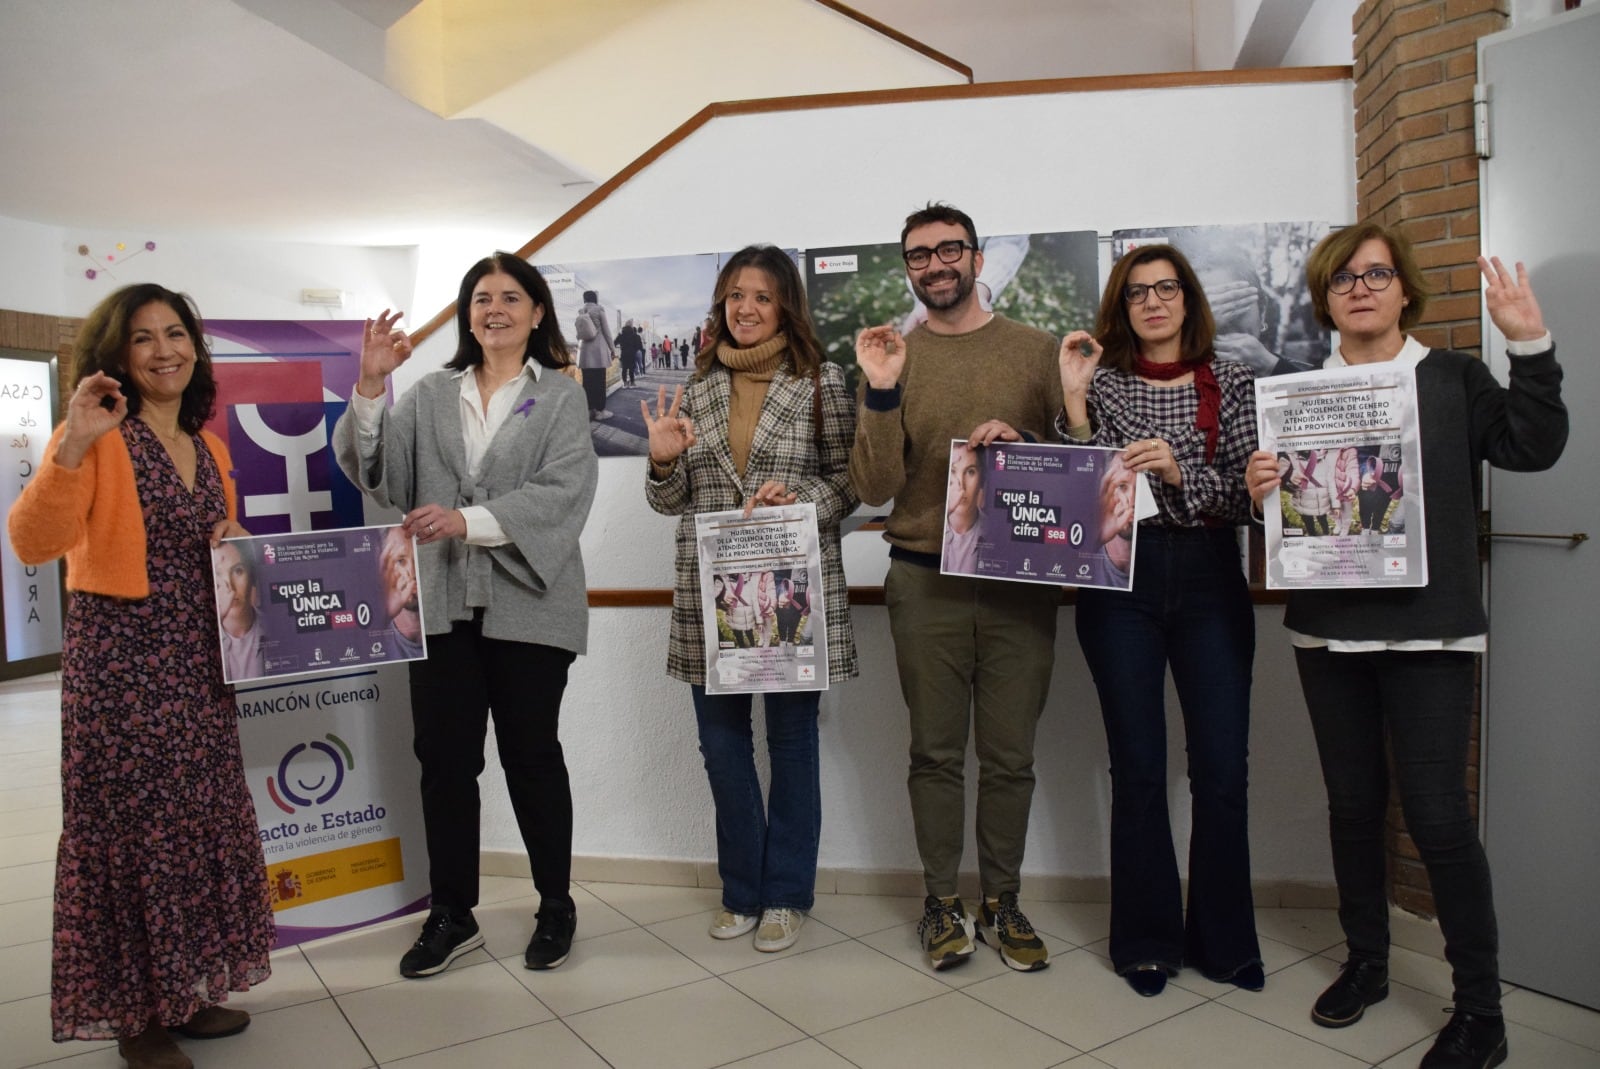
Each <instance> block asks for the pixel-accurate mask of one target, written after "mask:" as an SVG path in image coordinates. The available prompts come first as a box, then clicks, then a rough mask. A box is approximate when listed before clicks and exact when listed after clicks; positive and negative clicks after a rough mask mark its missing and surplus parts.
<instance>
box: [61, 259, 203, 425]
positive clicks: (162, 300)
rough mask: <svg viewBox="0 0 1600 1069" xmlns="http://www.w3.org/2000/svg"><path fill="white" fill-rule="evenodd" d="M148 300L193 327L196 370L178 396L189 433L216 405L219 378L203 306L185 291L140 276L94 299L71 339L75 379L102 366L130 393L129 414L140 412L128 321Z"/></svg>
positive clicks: (181, 419)
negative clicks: (213, 366) (203, 320)
mask: <svg viewBox="0 0 1600 1069" xmlns="http://www.w3.org/2000/svg"><path fill="white" fill-rule="evenodd" d="M147 304H164V305H166V306H167V307H168V308H170V309H172V311H173V312H174V313H176V315H177V317H178V319H179V320H181V321H182V323H183V329H184V330H187V331H188V332H189V339H190V341H191V342H192V343H193V345H194V373H193V374H192V375H190V376H189V385H187V386H185V387H184V388H183V397H182V398H181V399H180V400H179V402H178V427H179V429H181V430H183V431H184V432H185V433H187V434H198V433H199V432H200V428H201V427H204V426H205V425H206V423H207V422H209V421H210V419H211V414H212V413H213V412H214V411H215V410H216V404H217V380H216V377H215V376H214V375H212V373H211V350H210V349H208V348H207V347H206V339H205V334H204V333H203V332H204V326H203V325H202V323H201V320H200V311H199V309H197V308H196V307H195V305H194V301H193V299H192V298H190V297H189V295H188V294H186V293H178V292H176V291H174V290H169V289H167V288H166V287H165V286H158V285H156V284H155V283H154V282H141V283H138V284H137V285H133V286H124V287H122V288H121V289H119V290H117V291H116V292H115V293H113V294H111V295H110V296H109V297H107V298H106V299H105V300H103V301H101V302H100V303H99V304H97V305H95V308H94V311H92V312H90V313H89V317H88V318H87V319H85V320H84V321H83V326H82V327H81V328H79V330H78V337H77V340H76V341H74V342H73V344H72V383H73V385H74V386H76V385H77V384H78V383H80V382H82V381H83V380H84V379H86V378H88V377H89V376H90V375H93V374H94V373H95V372H96V371H103V372H105V373H106V374H107V375H110V376H111V377H112V378H114V379H116V380H117V382H118V383H119V384H120V385H121V387H122V396H124V397H126V398H127V399H128V415H130V416H137V415H138V414H139V409H140V408H141V407H143V404H144V401H143V398H141V397H140V396H139V388H138V387H137V386H135V385H134V383H133V380H132V379H131V378H130V377H129V375H128V339H129V336H130V335H131V334H132V331H131V330H130V329H129V326H128V324H129V322H130V321H131V320H132V319H133V317H134V315H135V314H136V313H137V312H138V311H139V309H141V308H143V307H144V306H145V305H147Z"/></svg>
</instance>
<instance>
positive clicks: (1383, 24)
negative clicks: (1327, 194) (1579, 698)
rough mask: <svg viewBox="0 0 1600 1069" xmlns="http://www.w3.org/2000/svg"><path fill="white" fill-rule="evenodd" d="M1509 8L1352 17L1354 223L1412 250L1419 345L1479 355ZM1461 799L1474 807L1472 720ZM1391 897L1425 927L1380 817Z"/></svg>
mask: <svg viewBox="0 0 1600 1069" xmlns="http://www.w3.org/2000/svg"><path fill="white" fill-rule="evenodd" d="M1509 3H1510V0H1365V2H1364V3H1362V4H1361V6H1360V7H1359V8H1357V9H1356V14H1355V18H1354V19H1353V20H1352V28H1353V30H1354V31H1355V67H1354V73H1355V106H1356V121H1355V133H1356V144H1355V150H1356V216H1357V218H1358V219H1361V220H1367V219H1375V220H1377V221H1378V222H1381V223H1383V224H1384V225H1386V226H1398V227H1399V228H1400V229H1401V230H1402V231H1403V232H1404V233H1405V235H1406V237H1408V238H1409V239H1410V240H1411V241H1412V243H1413V244H1414V245H1415V246H1416V253H1417V261H1418V263H1419V265H1420V266H1421V267H1422V268H1423V269H1424V271H1425V273H1426V275H1427V279H1428V285H1429V287H1430V288H1431V289H1432V291H1433V294H1434V296H1433V298H1432V301H1431V303H1430V304H1429V305H1428V313H1427V316H1426V317H1425V318H1424V319H1423V321H1422V322H1421V323H1420V324H1418V325H1417V327H1416V328H1414V329H1413V330H1412V332H1411V333H1412V335H1413V336H1414V337H1416V339H1417V340H1418V341H1420V342H1422V343H1423V344H1424V345H1428V346H1433V347H1448V348H1451V349H1465V350H1467V351H1469V352H1476V351H1477V350H1478V347H1479V345H1480V343H1481V341H1482V338H1481V333H1482V328H1481V324H1480V321H1479V310H1480V304H1479V302H1480V299H1481V298H1480V296H1479V294H1480V291H1481V290H1480V281H1479V275H1478V266H1477V255H1478V157H1477V153H1476V152H1475V151H1474V149H1473V130H1472V125H1473V124H1472V88H1473V84H1474V82H1476V80H1477V76H1478V51H1477V41H1478V38H1480V37H1483V36H1484V35H1486V34H1490V33H1495V32H1497V31H1499V30H1503V29H1505V28H1506V27H1507V26H1508V25H1509V24H1510V17H1509ZM1472 740H1473V741H1472V748H1471V750H1470V751H1469V754H1468V768H1467V788H1468V791H1469V792H1470V794H1471V801H1472V808H1473V812H1474V813H1476V812H1477V807H1478V741H1477V740H1478V723H1477V718H1476V716H1474V718H1473V725H1472ZM1389 875H1390V885H1389V886H1390V895H1391V897H1392V898H1393V900H1394V901H1395V902H1396V903H1398V904H1399V905H1401V906H1403V907H1404V908H1406V909H1409V910H1412V911H1413V912H1417V913H1421V914H1423V915H1425V916H1430V917H1431V916H1433V915H1434V908H1433V896H1432V893H1431V892H1430V891H1429V889H1428V877H1427V874H1426V872H1424V871H1423V868H1422V864H1421V863H1420V862H1419V861H1418V860H1417V852H1416V847H1415V845H1414V844H1413V843H1412V842H1411V837H1410V836H1409V835H1408V834H1406V829H1405V822H1404V820H1403V819H1402V818H1401V816H1400V809H1399V806H1398V804H1397V803H1396V802H1394V801H1393V800H1391V802H1390V807H1389Z"/></svg>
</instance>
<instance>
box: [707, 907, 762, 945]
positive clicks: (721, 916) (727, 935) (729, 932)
mask: <svg viewBox="0 0 1600 1069" xmlns="http://www.w3.org/2000/svg"><path fill="white" fill-rule="evenodd" d="M755 926H756V919H755V917H753V916H751V915H750V914H748V913H735V912H734V911H733V910H731V909H719V910H717V915H716V916H715V917H713V918H712V919H711V938H713V939H737V938H739V937H740V936H741V935H747V934H749V933H750V932H752V931H754V930H755Z"/></svg>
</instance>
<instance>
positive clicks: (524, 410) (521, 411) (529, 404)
mask: <svg viewBox="0 0 1600 1069" xmlns="http://www.w3.org/2000/svg"><path fill="white" fill-rule="evenodd" d="M536 400H538V398H535V397H530V398H528V399H527V400H526V401H524V402H522V403H521V404H520V405H518V406H517V407H516V408H513V409H512V410H511V412H512V414H513V415H517V416H521V417H522V418H523V419H527V418H528V413H529V412H532V411H533V402H534V401H536Z"/></svg>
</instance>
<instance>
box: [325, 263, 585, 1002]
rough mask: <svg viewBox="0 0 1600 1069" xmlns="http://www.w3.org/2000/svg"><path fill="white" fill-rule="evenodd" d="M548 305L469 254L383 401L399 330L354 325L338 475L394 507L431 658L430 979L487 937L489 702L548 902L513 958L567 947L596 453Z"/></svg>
mask: <svg viewBox="0 0 1600 1069" xmlns="http://www.w3.org/2000/svg"><path fill="white" fill-rule="evenodd" d="M553 309H554V302H553V301H552V300H551V297H550V289H549V287H548V286H547V285H546V284H545V282H544V280H543V279H542V278H541V277H540V276H539V273H538V272H537V271H535V270H534V269H533V268H532V267H530V266H529V265H528V264H527V263H526V262H524V261H523V260H521V259H519V258H518V257H516V256H513V255H511V254H510V253H504V252H497V253H495V254H494V255H493V256H490V257H486V258H485V259H483V260H480V261H479V262H478V263H476V264H474V265H473V267H472V269H471V270H470V271H468V272H467V274H466V277H465V278H463V279H462V280H461V292H460V295H459V298H458V300H457V305H456V327H457V332H458V335H459V342H458V345H457V349H456V354H455V357H454V358H453V359H452V360H451V361H450V362H449V363H448V364H446V365H445V367H444V369H443V370H441V371H434V372H431V373H430V374H427V375H425V376H423V378H422V379H421V380H420V381H418V382H417V384H416V385H415V386H413V387H412V388H411V389H410V390H408V391H407V392H406V393H405V394H404V395H403V396H402V397H401V398H400V399H399V400H398V401H397V402H396V403H395V405H394V407H393V408H392V409H389V410H387V411H386V410H385V408H384V404H383V396H384V393H385V390H386V380H387V379H388V376H389V375H390V374H391V373H393V371H394V370H395V369H396V368H398V367H399V366H400V365H401V364H402V363H404V362H405V361H406V359H407V358H409V357H410V355H411V341H410V339H409V338H408V337H406V335H405V333H404V332H403V331H399V330H396V329H395V324H396V323H397V322H398V320H399V318H400V316H399V314H398V313H397V314H395V315H393V316H391V315H389V314H388V312H387V310H386V311H385V312H384V314H383V315H381V316H379V317H378V319H377V320H376V321H375V322H369V323H368V324H367V334H366V340H365V342H364V344H363V346H362V351H361V376H360V379H359V381H358V382H357V384H356V389H355V391H354V392H353V393H352V395H351V398H350V408H349V410H348V411H346V412H345V414H344V415H343V416H342V417H341V418H340V420H339V423H338V425H337V426H336V427H335V428H334V448H335V452H336V454H337V456H338V460H339V466H340V467H341V468H342V469H343V470H344V473H345V474H346V475H348V476H349V477H350V479H351V481H352V482H354V483H355V484H356V485H357V486H359V487H361V489H362V491H363V492H364V493H365V494H366V495H367V496H368V497H369V498H371V499H372V501H373V502H374V503H375V504H377V505H380V506H382V507H385V508H397V509H401V510H404V512H405V521H404V526H405V530H406V531H407V533H409V534H410V535H412V536H413V537H415V538H416V541H417V546H418V550H417V567H418V569H419V570H420V572H421V576H422V588H423V597H422V608H423V614H422V615H423V619H424V620H425V621H426V632H427V637H428V659H427V660H424V661H413V662H411V665H410V671H411V715H412V724H413V729H414V732H415V736H414V737H415V742H414V747H415V750H416V755H417V760H418V761H420V762H421V764H422V815H423V824H424V827H425V830H426V835H427V843H428V863H429V871H428V878H429V884H430V889H431V892H432V910H431V911H430V912H429V914H428V919H427V921H426V922H425V923H424V924H423V926H422V933H421V935H420V936H419V937H418V938H417V941H416V943H415V945H413V946H412V947H411V949H410V950H408V951H407V952H406V954H405V956H404V957H403V958H401V960H400V973H401V975H402V976H407V977H417V976H429V975H431V974H433V973H436V972H440V971H441V970H443V969H444V968H445V967H447V966H448V965H449V964H450V962H452V961H454V960H455V959H456V958H458V957H460V956H461V955H462V954H465V953H467V952H468V951H470V950H473V949H475V948H476V947H479V946H482V945H483V936H482V934H481V933H480V932H479V931H478V925H477V922H476V921H475V920H474V919H473V917H472V907H473V906H475V905H477V902H478V779H477V777H478V773H480V772H481V771H482V770H483V764H484V762H483V746H484V739H485V735H486V730H487V723H488V717H489V715H490V714H491V713H492V714H493V716H494V725H495V740H496V743H497V744H498V747H499V751H500V764H501V767H502V768H504V770H505V775H506V788H507V791H508V793H509V794H510V796H511V806H512V809H513V810H514V812H515V813H516V817H517V826H518V828H519V829H520V831H521V833H522V839H523V843H524V845H525V846H526V847H527V851H528V861H529V864H530V866H531V868H532V870H533V882H534V886H535V887H536V888H537V889H538V891H539V895H540V899H541V901H540V905H539V910H538V914H537V924H536V927H535V929H534V933H533V938H532V940H531V941H530V942H529V943H528V949H527V953H526V955H525V956H524V959H523V964H524V965H526V966H527V967H528V968H530V969H551V968H554V967H556V966H557V965H560V964H561V963H562V962H563V961H565V960H566V958H567V953H568V951H569V950H570V948H571V946H572V935H573V931H574V928H575V925H576V916H575V909H574V905H573V901H572V896H571V894H570V893H569V886H568V885H569V880H570V874H571V869H572V791H571V788H570V786H569V784H568V780H567V768H566V761H565V758H564V756H563V754H562V751H561V741H560V739H559V738H558V737H557V731H556V727H557V720H558V717H559V714H560V711H561V695H562V692H563V690H564V689H565V688H566V683H567V669H568V667H569V666H570V665H571V664H572V661H573V659H574V658H575V657H576V656H577V655H578V654H580V653H583V652H584V647H585V643H586V641H587V637H588V595H587V584H586V582H585V579H584V570H583V556H582V554H581V553H580V552H579V549H578V535H579V533H580V532H581V531H582V530H583V525H584V521H585V519H586V518H587V517H588V514H589V505H590V503H591V502H592V501H593V499H594V492H595V480H596V477H597V474H598V464H597V463H596V461H595V455H594V447H593V445H592V444H591V442H590V438H589V421H588V418H587V411H586V405H585V401H584V396H583V390H582V388H581V387H579V386H578V384H577V383H576V382H574V381H573V380H572V379H570V378H568V377H567V376H566V375H565V374H563V373H562V370H561V369H562V368H565V367H566V366H568V365H569V364H570V363H571V362H572V361H571V357H570V356H569V354H568V351H567V346H566V343H565V341H564V340H563V338H562V336H561V329H560V327H559V326H558V325H557V323H556V319H555V316H554V315H553V314H552V313H553Z"/></svg>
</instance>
